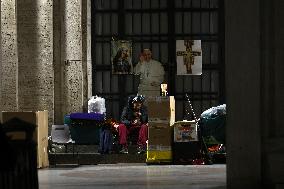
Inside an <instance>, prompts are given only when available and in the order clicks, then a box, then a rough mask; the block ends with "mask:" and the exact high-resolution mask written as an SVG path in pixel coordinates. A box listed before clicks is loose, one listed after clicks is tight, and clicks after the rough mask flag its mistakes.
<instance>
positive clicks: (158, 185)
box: [39, 163, 226, 189]
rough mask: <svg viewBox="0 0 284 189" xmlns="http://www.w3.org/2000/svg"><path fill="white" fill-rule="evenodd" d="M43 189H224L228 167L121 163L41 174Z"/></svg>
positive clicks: (217, 165) (41, 188)
mask: <svg viewBox="0 0 284 189" xmlns="http://www.w3.org/2000/svg"><path fill="white" fill-rule="evenodd" d="M39 186H40V189H63V188H64V189H65V188H68V189H81V188H83V189H91V188H92V189H93V188H96V189H104V188H105V189H106V188H107V189H112V188H113V189H114V188H115V189H120V188H125V189H130V188H133V189H134V188H135V189H142V188H148V189H151V188H155V189H162V188H163V189H167V188H169V189H181V188H182V189H183V188H186V189H209V188H210V189H225V188H226V165H224V164H214V165H150V166H149V165H146V164H145V163H133V164H130V163H119V164H101V165H88V166H87V165H85V166H82V165H81V166H79V167H69V168H68V167H61V168H60V167H56V168H48V169H40V170H39Z"/></svg>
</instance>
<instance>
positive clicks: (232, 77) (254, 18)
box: [224, 0, 261, 189]
mask: <svg viewBox="0 0 284 189" xmlns="http://www.w3.org/2000/svg"><path fill="white" fill-rule="evenodd" d="M224 2H225V32H226V35H225V43H226V44H225V57H226V59H225V63H226V91H227V94H226V98H227V112H228V114H227V127H226V130H227V185H228V187H227V188H228V189H235V188H236V189H237V188H238V189H239V188H261V134H260V133H261V129H260V125H261V123H260V78H261V77H260V19H259V18H260V13H259V9H260V5H259V0H251V1H235V0H226V1H224ZM240 10H241V13H240Z"/></svg>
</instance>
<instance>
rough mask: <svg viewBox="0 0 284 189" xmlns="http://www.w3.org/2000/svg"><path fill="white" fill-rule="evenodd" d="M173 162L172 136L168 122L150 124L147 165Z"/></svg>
mask: <svg viewBox="0 0 284 189" xmlns="http://www.w3.org/2000/svg"><path fill="white" fill-rule="evenodd" d="M171 161H172V135H171V127H170V124H169V122H168V121H155V122H149V127H148V144H147V159H146V162H147V163H161V162H171Z"/></svg>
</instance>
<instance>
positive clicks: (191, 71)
mask: <svg viewBox="0 0 284 189" xmlns="http://www.w3.org/2000/svg"><path fill="white" fill-rule="evenodd" d="M176 56H177V75H201V74H202V50H201V40H177V41H176Z"/></svg>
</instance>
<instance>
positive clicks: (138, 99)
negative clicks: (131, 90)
mask: <svg viewBox="0 0 284 189" xmlns="http://www.w3.org/2000/svg"><path fill="white" fill-rule="evenodd" d="M143 102H144V96H142V95H137V96H135V97H134V98H133V99H132V105H133V109H134V110H135V111H138V110H140V109H141V107H142V105H143Z"/></svg>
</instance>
